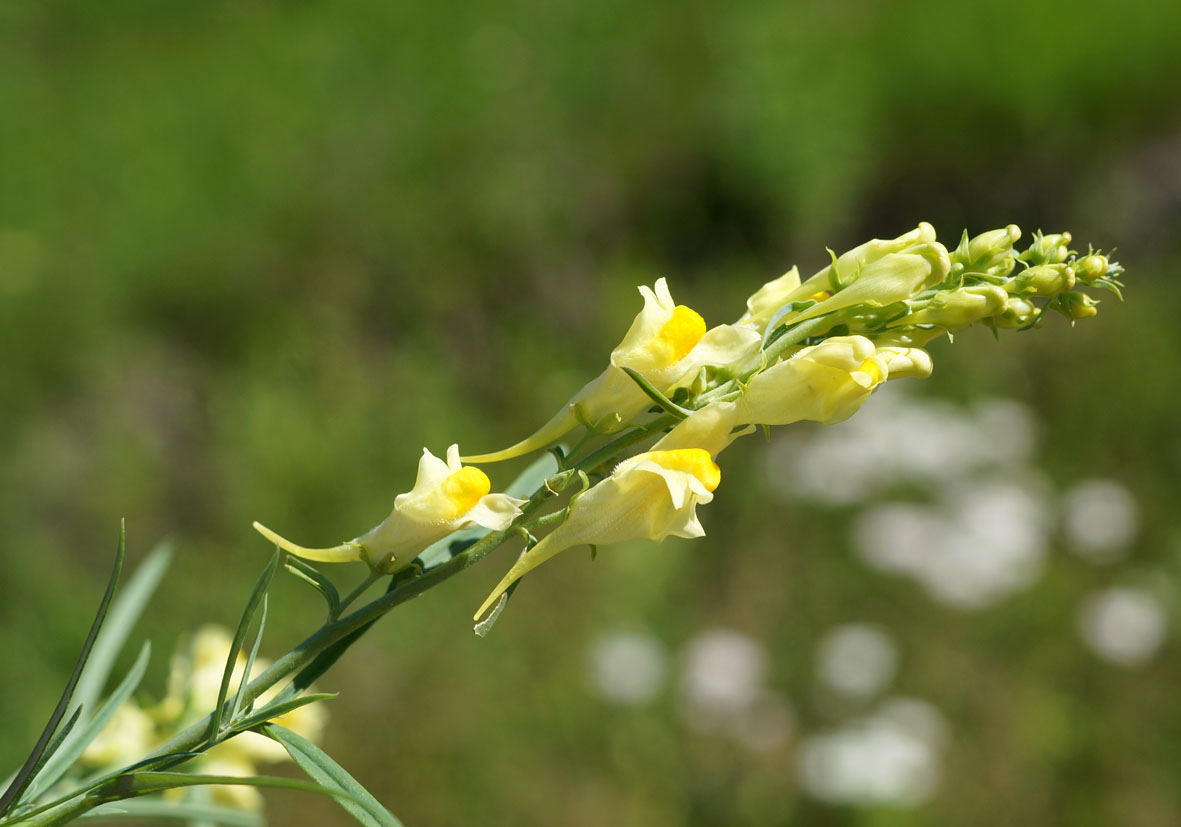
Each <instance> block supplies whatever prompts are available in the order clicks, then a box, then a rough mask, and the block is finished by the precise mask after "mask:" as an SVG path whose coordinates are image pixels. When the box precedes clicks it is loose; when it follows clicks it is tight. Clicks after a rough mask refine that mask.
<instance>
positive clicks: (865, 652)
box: [816, 623, 898, 698]
mask: <svg viewBox="0 0 1181 827" xmlns="http://www.w3.org/2000/svg"><path fill="white" fill-rule="evenodd" d="M897 668H898V651H897V649H896V648H895V646H894V641H893V640H892V639H891V638H890V636H889V635H888V634H887V633H886V632H885V630H883V629H882V628H880V627H878V626H873V625H869V624H864V623H849V624H845V625H843V626H837V627H835V628H832V629H830V630H828V631H827V632H825V634H824V636H823V637H822V638H821V639H820V644H819V647H818V649H817V653H816V672H817V674H818V676H819V678H820V680H821V682H822V683H824V684H825V685H826V686H827V687H828V688H829V689H831V690H833V691H834V692H836V693H837V694H838V695H843V696H845V697H848V698H868V697H870V696H871V695H874V694H877V693H878V692H881V691H882V690H883V689H885V688H886V687H887V686H888V685H889V684H890V681H892V680H893V679H894V675H895V672H896V671H897Z"/></svg>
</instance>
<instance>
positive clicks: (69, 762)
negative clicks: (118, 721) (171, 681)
mask: <svg viewBox="0 0 1181 827" xmlns="http://www.w3.org/2000/svg"><path fill="white" fill-rule="evenodd" d="M151 652H152V645H151V643H150V642H148V641H144V645H143V646H142V647H140V650H139V656H138V657H137V658H136V659H135V663H134V664H132V666H131V669H130V670H129V671H128V672H127V675H126V676H125V677H124V678H123V680H122V681H121V682H120V683H119V686H118V687H116V689H115V691H114V692H112V693H111V696H110V697H109V698H107V700H106V701H105V702H104V703H103V705H102V707H101V708H100V709H99V710H98V712H96V713H95V714H94V716H93V717H91V718H90V720H88V721H87V722H86V726H85V727H83V728H82V729H80V730H77V731H76V732H74V733H73V734H72V735H71V737H70V738H69V739H68V740H67V742H66V743H65V744H64V745H63V746H62V748H61V749H60V750H58V752H57V753H55V754H54V756H53V758H51V759H50V760H49V761H47V762H46V763H45V766H44V767H43V768H42V769H41V771H40V772H38V773H37V774H36V776H34V779H33V783H32V784H30V785H29V795H28V797H29V798H30V799H31V800H36V798H37V796H39V795H40V794H41V793H43V792H45V791H46V790H48V789H50V788H52V787H53V785H54V784H56V783H57V782H58V780H59V779H60V778H61V777H62V776H63V775H65V774H66V772H67V771H68V770H69V769H70V767H72V766H73V765H74V762H75V761H77V760H78V758H79V757H80V756H81V755H82V753H83V752H85V751H86V747H87V746H89V745H90V742H91V741H93V740H94V739H95V738H96V737H97V736H98V734H99V733H100V732H101V731H102V729H103V727H105V726H106V725H107V723H108V722H109V721H110V720H111V718H112V717H114V715H115V712H116V711H117V710H118V709H119V707H120V706H122V705H123V703H124V701H126V700H127V699H128V698H129V697H131V693H132V692H134V691H135V690H136V687H138V686H139V682H140V681H141V680H142V679H143V676H144V671H145V670H146V669H147V668H148V658H149V657H151Z"/></svg>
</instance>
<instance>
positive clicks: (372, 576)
mask: <svg viewBox="0 0 1181 827" xmlns="http://www.w3.org/2000/svg"><path fill="white" fill-rule="evenodd" d="M385 576H386V574H385V572H382V571H376V570H373V569H370V571H369V573H368V574H367V575H365V579H364V580H362V581H361V582H360V583H359V584H357V588H355V589H353V590H352V591H351V592H349V593H348V594H347V595H345V596H344V598H342V599H341V601H340V603H339V604H337V606H336V609H335V611H333V613H332V615H331V617H330V618H329V619H330V620H336V619H337V618H338V617H340V613H341V612H342V611H344V610H345V609H347V608H348V607H349V606H350V605H351V604H352V602H353V601H354V600H356V599H357V598H358V597H360V596H361V595H362V594H364V593H365V590H366V589H368V588H369V587H370V586H372V585H373V584H374V583H376V582H377V581H378V580H380V579H381V578H383V577H385Z"/></svg>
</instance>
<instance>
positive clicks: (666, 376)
mask: <svg viewBox="0 0 1181 827" xmlns="http://www.w3.org/2000/svg"><path fill="white" fill-rule="evenodd" d="M639 289H640V293H641V294H642V295H643V297H644V308H643V309H642V310H641V311H640V313H639V314H638V315H637V316H636V318H635V320H634V321H633V322H632V326H631V328H630V329H629V330H628V332H627V335H625V336H624V337H623V341H622V342H620V343H619V346H618V347H616V348H615V350H614V351H612V353H611V364H610V366H609V367H608V368H607V369H606V370H605V371H603V373H601V374H600V375H599V376H598V377H597V378H595V379H594V380H592V381H591V382H589V383H588V384H587V385H586V386H584V387H583V388H582V390H580V391H579V392H578V393H576V394H575V395H574V396H573V398H571V399H570V401H569V402H567V403H566V404H565V405H564V406H562V409H561V410H560V411H558V413H557V414H556V415H555V416H554V417H553V418H552V419H551V420H550V421H549V422H547V423H546V424H545V425H543V426H542V427H541V428H540V429H539V430H538V431H537V432H536V433H534V434H533V435H532V436H529V437H527V438H526V439H524V440H522V441H521V442H518V443H517V444H516V445H513V446H512V447H510V448H506V449H504V450H503V451H496V452H494V453H490V454H478V455H476V456H470V457H465V458H464V459H465V460H467V461H468V462H499V461H500V460H505V459H511V458H513V457H518V456H521V455H522V454H527V453H529V452H530V451H534V450H537V449H538V448H542V447H544V446H546V445H550V444H552V443H554V442H556V441H557V440H559V439H560V438H561V437H562V436H564V435H565V434H566V433H568V432H569V431H571V430H573V429H574V428H576V427H577V426H578V425H580V424H582V425H587V426H589V427H592V428H597V429H600V430H604V431H610V430H614V429H616V428H618V427H620V426H621V425H623V424H625V423H626V422H627V421H628V420H629V419H630V418H631V417H633V416H635V415H636V414H638V413H640V412H641V411H643V410H644V409H645V408H647V407H648V406H649V405H651V404H652V401H651V400H650V399H649V398H648V397H647V395H646V394H645V393H644V392H643V391H642V390H641V389H640V388H639V387H638V386H637V385H636V383H635V382H634V381H633V380H632V379H631V377H630V376H628V375H627V374H626V373H624V371H623V368H625V367H627V368H631V369H633V370H635V371H637V372H639V373H640V374H641V375H642V376H643V377H644V378H645V379H646V380H647V381H648V382H649V383H651V384H652V386H653V387H655V388H656V389H657V390H659V391H660V392H662V393H669V392H671V391H672V390H673V389H674V388H676V387H677V386H678V385H679V384H682V383H685V382H687V381H691V380H692V378H693V376H695V375H696V372H697V371H698V370H699V369H700V368H702V367H704V366H706V365H715V366H716V365H728V364H733V363H735V362H738V361H739V360H740V359H742V358H743V357H745V356H748V355H750V354H752V353H754V352H755V350H756V349H757V348H758V345H759V335H758V333H757V332H755V331H753V330H751V329H749V328H745V327H733V326H731V325H718V326H717V327H715V328H713V329H710V330H707V329H706V325H705V320H704V319H702V318H701V316H700V315H698V314H697V312H696V311H694V310H692V309H691V308H688V307H686V306H685V305H682V304H674V303H673V299H672V295H671V294H670V293H669V290H668V285H667V283H666V282H665V280H664V279H658V280H657V282H656V286H655V289H649V288H648V287H646V286H641V287H640V288H639Z"/></svg>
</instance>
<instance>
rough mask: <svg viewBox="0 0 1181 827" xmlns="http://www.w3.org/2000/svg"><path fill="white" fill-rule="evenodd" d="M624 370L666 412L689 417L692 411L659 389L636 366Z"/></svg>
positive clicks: (684, 417) (683, 417) (680, 416)
mask: <svg viewBox="0 0 1181 827" xmlns="http://www.w3.org/2000/svg"><path fill="white" fill-rule="evenodd" d="M623 372H624V373H626V374H627V375H628V376H629V377H631V380H632V381H633V382H635V383H636V384H637V385H639V387H640V390H642V391H643V392H644V393H645V394H647V396H648V398H649V399H651V400H652V401H653V402H655V403H656V404H657V405H659V406H660V407H661V408H663V409H664V410H665V411H666V412H668V413H670V414H672V415H673V416H675V417H676V418H677V419H688V418H689V415H690V414H691V413H693V412H692V411H687V410H685V409H684V408H682V407H681V406H680V405H678V404H676V403H675V402H673V401H672V400H671V399H669V398H668V397H667V396H665V395H664V394H663V393H661V392H660V391H658V390H657V389H656V388H655V387H654V386H653V385H652V383H651V382H649V381H648V380H647V379H645V378H644V375H643V374H642V373H640V372H639V371H638V370H636V369H635V368H629V367H624V368H623Z"/></svg>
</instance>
